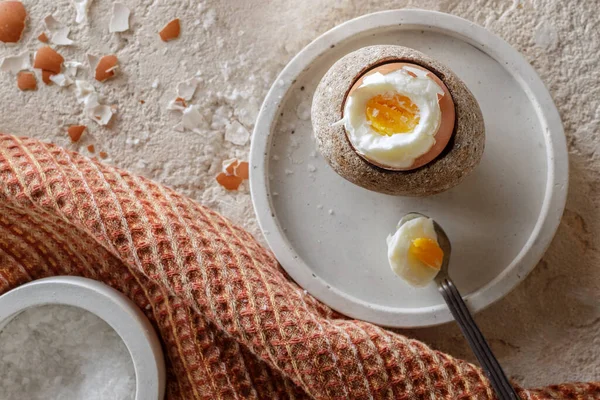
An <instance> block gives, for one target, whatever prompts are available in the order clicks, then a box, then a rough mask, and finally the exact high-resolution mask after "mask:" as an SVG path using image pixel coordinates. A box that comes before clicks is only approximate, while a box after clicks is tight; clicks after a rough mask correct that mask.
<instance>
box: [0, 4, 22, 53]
mask: <svg viewBox="0 0 600 400" xmlns="http://www.w3.org/2000/svg"><path fill="white" fill-rule="evenodd" d="M26 18H27V11H26V10H25V6H24V5H23V3H21V2H20V1H0V42H4V43H17V42H18V41H19V40H21V36H23V31H24V30H25V20H26Z"/></svg>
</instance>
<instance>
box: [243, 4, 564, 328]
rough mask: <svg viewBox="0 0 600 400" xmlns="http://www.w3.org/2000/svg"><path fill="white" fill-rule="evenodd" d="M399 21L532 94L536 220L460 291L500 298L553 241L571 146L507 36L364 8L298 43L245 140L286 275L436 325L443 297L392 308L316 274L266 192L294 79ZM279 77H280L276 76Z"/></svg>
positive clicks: (331, 298) (337, 302)
mask: <svg viewBox="0 0 600 400" xmlns="http://www.w3.org/2000/svg"><path fill="white" fill-rule="evenodd" d="M397 25H409V26H418V27H419V29H426V30H431V31H437V32H443V33H446V34H449V35H451V36H454V37H457V38H459V39H461V40H463V41H465V42H467V43H469V44H471V45H473V46H475V47H476V48H478V49H480V50H481V51H483V52H484V53H486V54H487V55H489V56H490V57H492V58H493V59H494V60H496V61H497V62H499V63H505V64H506V67H505V69H507V70H508V71H509V73H510V74H511V75H512V76H513V78H514V79H516V80H517V81H518V82H519V83H520V84H521V86H522V88H523V90H525V91H526V92H528V97H529V98H530V99H535V102H534V106H535V108H536V111H537V117H538V118H539V120H540V122H541V125H542V129H543V131H544V136H545V141H546V148H547V153H548V158H547V163H548V164H547V168H548V172H547V182H546V191H545V193H544V201H543V204H542V207H541V209H540V215H539V218H538V220H537V222H536V225H535V227H534V229H533V231H532V233H531V235H530V237H529V239H528V240H527V242H526V243H525V245H524V246H523V248H522V249H521V251H520V252H519V254H518V255H517V256H516V257H515V259H514V260H513V261H512V262H511V263H510V264H509V265H508V266H507V267H506V268H505V269H504V271H503V272H502V273H500V274H499V275H498V276H496V277H495V278H494V279H493V280H492V281H491V282H489V283H488V284H487V285H485V286H483V287H481V288H479V289H478V290H476V291H475V292H473V293H471V294H469V295H468V296H466V297H465V301H466V302H467V303H468V305H469V308H470V309H471V310H472V311H473V312H477V311H480V310H482V309H483V308H485V307H487V306H489V305H491V304H493V303H494V302H496V301H498V300H499V299H501V298H502V297H504V296H505V295H506V294H508V293H509V292H510V291H511V290H512V289H514V288H515V287H516V285H517V284H518V283H519V282H520V281H522V280H523V279H525V277H526V276H527V275H528V274H529V273H530V272H531V271H532V270H533V268H535V266H536V265H537V263H538V262H539V260H540V259H541V257H542V256H543V254H544V252H545V251H546V249H547V248H548V246H549V245H550V242H551V240H552V238H553V237H554V234H555V233H556V230H557V229H558V225H559V223H560V219H561V217H562V213H563V211H564V208H565V204H566V197H567V187H568V175H569V171H568V152H567V144H566V138H565V135H564V130H563V126H562V122H561V119H560V115H559V113H558V110H557V109H556V106H555V104H554V102H553V100H552V97H551V96H550V93H549V92H548V90H547V89H546V87H545V86H544V84H543V82H542V81H541V79H540V78H539V76H538V75H537V73H536V72H535V70H534V69H533V67H532V66H531V65H530V64H529V63H528V62H527V61H526V60H525V59H524V58H523V56H522V55H521V54H520V53H519V52H518V51H517V50H516V49H514V48H513V47H511V46H510V45H509V44H508V43H507V42H505V41H504V40H503V39H501V38H500V37H498V36H496V35H494V34H493V33H491V32H489V31H487V30H486V29H484V28H483V27H481V26H479V25H477V24H475V23H473V22H471V21H468V20H465V19H463V18H460V17H457V16H454V15H450V14H445V13H441V12H436V11H428V10H392V11H382V12H376V13H372V14H367V15H364V16H361V17H358V18H355V19H352V20H349V21H347V22H345V23H343V24H341V25H338V26H336V27H334V28H332V29H331V30H329V31H327V32H326V33H324V34H323V35H321V36H319V37H318V38H317V39H315V40H314V41H313V42H311V43H310V44H308V45H307V46H306V47H305V48H304V49H302V50H301V51H300V52H299V53H298V54H297V55H296V56H295V57H294V58H293V59H292V60H291V61H290V62H289V63H288V64H287V65H286V67H285V68H284V69H283V71H282V72H281V73H280V74H279V76H278V77H277V80H276V81H275V83H274V84H273V86H272V87H271V89H270V90H269V92H268V94H267V96H266V98H265V100H264V102H263V104H262V107H261V109H260V112H259V115H258V118H257V122H256V125H255V128H254V132H253V136H252V144H251V148H250V165H251V168H250V191H251V196H252V203H253V206H254V210H255V213H256V215H257V220H258V224H259V227H260V229H261V231H262V232H263V234H264V232H269V234H268V235H264V237H265V240H266V241H267V243H268V245H269V247H270V248H271V250H272V251H273V253H274V254H275V256H276V257H277V259H278V260H279V262H280V263H281V265H282V267H283V268H284V269H285V270H286V271H287V272H288V273H289V274H290V276H291V277H292V278H293V279H294V280H295V281H296V282H297V283H298V284H299V285H300V286H302V287H303V288H304V289H306V290H307V291H308V292H309V293H310V294H311V295H313V296H314V297H316V298H317V299H319V300H320V301H322V302H323V303H325V304H327V305H329V306H330V307H332V308H333V309H335V310H337V311H339V312H341V313H343V314H345V315H348V316H350V317H353V318H357V319H362V320H365V321H369V322H373V323H376V324H379V325H383V326H389V327H397V328H416V327H426V326H433V325H439V324H442V323H445V322H448V321H451V320H452V315H451V313H450V311H449V310H448V308H447V307H446V306H445V305H439V306H438V305H436V306H430V307H422V308H392V307H385V306H380V305H373V304H370V303H368V302H365V301H363V300H360V299H357V298H355V297H353V296H351V295H349V294H348V293H345V292H343V291H340V290H338V289H336V288H335V287H328V286H329V285H328V283H327V282H326V281H324V280H323V279H321V278H320V277H318V276H315V275H314V274H313V273H312V270H311V269H310V266H308V265H307V264H306V263H304V261H303V260H302V258H301V257H300V256H299V255H298V254H297V253H296V252H295V251H294V249H293V247H292V246H291V244H290V243H289V242H288V240H287V238H286V236H285V233H284V232H283V231H282V229H281V228H280V226H279V225H278V223H277V218H276V216H274V213H273V207H272V204H271V200H270V197H269V189H268V180H267V171H266V167H267V163H268V160H267V157H268V148H269V146H270V141H271V137H272V128H273V123H274V122H276V120H277V112H278V110H279V108H280V106H281V105H282V104H283V101H284V99H285V97H286V96H285V95H286V93H287V92H288V90H289V89H290V88H291V86H292V85H293V81H294V79H296V77H297V76H298V75H299V74H301V73H302V72H303V71H304V70H305V69H306V68H307V67H309V66H310V65H311V64H312V63H313V62H314V61H315V60H316V59H317V58H318V57H319V56H320V55H321V54H323V53H325V52H326V51H328V50H329V49H330V47H331V46H332V45H335V44H337V43H339V42H340V41H343V40H346V39H348V38H350V37H352V36H355V35H358V34H361V33H363V32H365V31H371V30H374V29H378V28H379V29H381V28H386V27H392V26H397ZM281 83H283V84H281Z"/></svg>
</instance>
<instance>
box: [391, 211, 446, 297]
mask: <svg viewBox="0 0 600 400" xmlns="http://www.w3.org/2000/svg"><path fill="white" fill-rule="evenodd" d="M387 245H388V260H389V262H390V267H391V268H392V271H394V272H395V273H396V275H398V276H400V277H401V278H403V279H404V280H406V281H407V282H408V283H409V284H411V285H413V286H417V287H421V286H426V285H427V284H428V283H429V282H431V281H432V280H433V278H435V276H436V275H437V274H438V272H439V271H440V268H441V267H442V263H443V261H444V251H443V250H442V249H441V248H440V246H439V244H438V240H437V234H436V233H435V228H434V226H433V220H432V219H431V218H426V217H417V218H415V219H411V220H410V221H406V222H404V223H402V224H401V225H400V226H398V230H396V233H394V234H393V235H390V236H388V238H387Z"/></svg>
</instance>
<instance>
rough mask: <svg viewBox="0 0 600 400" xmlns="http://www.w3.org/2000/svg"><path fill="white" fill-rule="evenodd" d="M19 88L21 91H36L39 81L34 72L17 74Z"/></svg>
mask: <svg viewBox="0 0 600 400" xmlns="http://www.w3.org/2000/svg"><path fill="white" fill-rule="evenodd" d="M17 86H18V87H19V89H21V90H23V91H25V90H36V89H37V80H36V79H35V75H34V73H33V72H29V71H21V72H19V73H18V74H17Z"/></svg>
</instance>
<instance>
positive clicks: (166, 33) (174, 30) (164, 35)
mask: <svg viewBox="0 0 600 400" xmlns="http://www.w3.org/2000/svg"><path fill="white" fill-rule="evenodd" d="M180 33H181V25H180V23H179V18H175V19H174V20H172V21H170V22H169V23H168V24H167V25H165V27H164V28H162V30H161V31H160V32H159V35H160V38H161V39H162V40H163V42H168V41H169V40H173V39H177V38H178V37H179V34H180Z"/></svg>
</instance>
